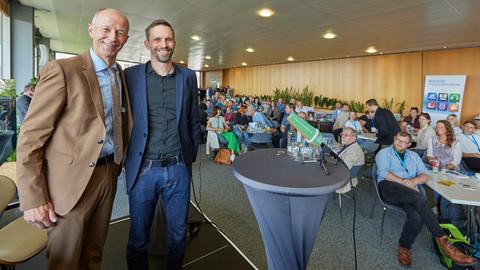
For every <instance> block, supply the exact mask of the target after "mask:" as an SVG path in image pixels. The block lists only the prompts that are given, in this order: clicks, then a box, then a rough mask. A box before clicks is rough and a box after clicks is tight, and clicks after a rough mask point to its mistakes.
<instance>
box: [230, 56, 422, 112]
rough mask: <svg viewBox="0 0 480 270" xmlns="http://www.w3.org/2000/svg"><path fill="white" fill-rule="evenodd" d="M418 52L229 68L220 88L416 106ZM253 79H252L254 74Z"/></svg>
mask: <svg viewBox="0 0 480 270" xmlns="http://www.w3.org/2000/svg"><path fill="white" fill-rule="evenodd" d="M421 61H422V56H421V53H404V54H394V55H384V56H369V57H352V58H344V59H332V60H323V61H312V62H300V63H289V64H279V65H266V66H256V67H242V68H233V69H229V70H227V71H224V85H230V87H233V88H234V89H236V92H235V93H237V94H246V95H262V94H271V93H272V90H273V89H275V88H282V89H283V88H286V87H295V88H300V89H301V88H304V87H305V86H307V85H308V87H309V89H310V90H312V91H313V92H314V93H315V95H320V94H322V95H324V96H328V97H337V98H341V99H344V100H356V101H362V102H363V101H366V100H367V99H369V98H377V99H379V101H380V102H381V103H383V100H385V99H386V98H389V99H390V98H393V99H394V100H395V101H397V102H400V101H403V100H404V99H407V101H408V105H409V106H410V105H415V106H418V105H420V99H421V87H422V81H421V67H422V65H421ZM254 74H255V75H256V76H255V75H254Z"/></svg>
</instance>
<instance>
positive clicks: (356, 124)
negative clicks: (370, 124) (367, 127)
mask: <svg viewBox="0 0 480 270" xmlns="http://www.w3.org/2000/svg"><path fill="white" fill-rule="evenodd" d="M345 127H349V128H351V129H353V130H355V132H357V133H361V132H362V124H361V123H360V121H358V120H357V113H356V112H350V114H349V120H348V121H347V122H346V123H345Z"/></svg>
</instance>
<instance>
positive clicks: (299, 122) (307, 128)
mask: <svg viewBox="0 0 480 270" xmlns="http://www.w3.org/2000/svg"><path fill="white" fill-rule="evenodd" d="M288 122H289V123H290V125H292V127H294V128H295V129H296V130H297V131H298V132H300V134H302V136H303V137H304V138H305V140H306V141H307V142H308V143H310V144H313V145H316V146H320V145H321V144H322V143H323V136H322V133H321V132H320V130H318V129H316V128H314V127H313V126H312V125H310V124H309V123H308V122H307V121H305V120H303V119H302V118H300V116H298V115H297V114H295V113H292V114H290V116H289V117H288Z"/></svg>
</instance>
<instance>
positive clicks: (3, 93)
mask: <svg viewBox="0 0 480 270" xmlns="http://www.w3.org/2000/svg"><path fill="white" fill-rule="evenodd" d="M16 96H17V91H16V89H15V80H13V79H7V80H0V97H7V98H15V97H16Z"/></svg>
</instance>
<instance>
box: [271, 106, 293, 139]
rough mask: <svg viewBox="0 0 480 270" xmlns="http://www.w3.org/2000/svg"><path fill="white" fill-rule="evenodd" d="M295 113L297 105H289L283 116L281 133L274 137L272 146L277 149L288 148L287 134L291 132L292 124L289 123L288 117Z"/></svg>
mask: <svg viewBox="0 0 480 270" xmlns="http://www.w3.org/2000/svg"><path fill="white" fill-rule="evenodd" d="M292 113H295V104H294V103H289V104H287V105H286V106H285V114H284V115H283V118H282V121H281V123H280V132H279V133H277V134H275V135H273V137H272V145H273V146H274V147H275V148H287V134H288V131H289V130H290V122H288V116H290V114H292Z"/></svg>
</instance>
